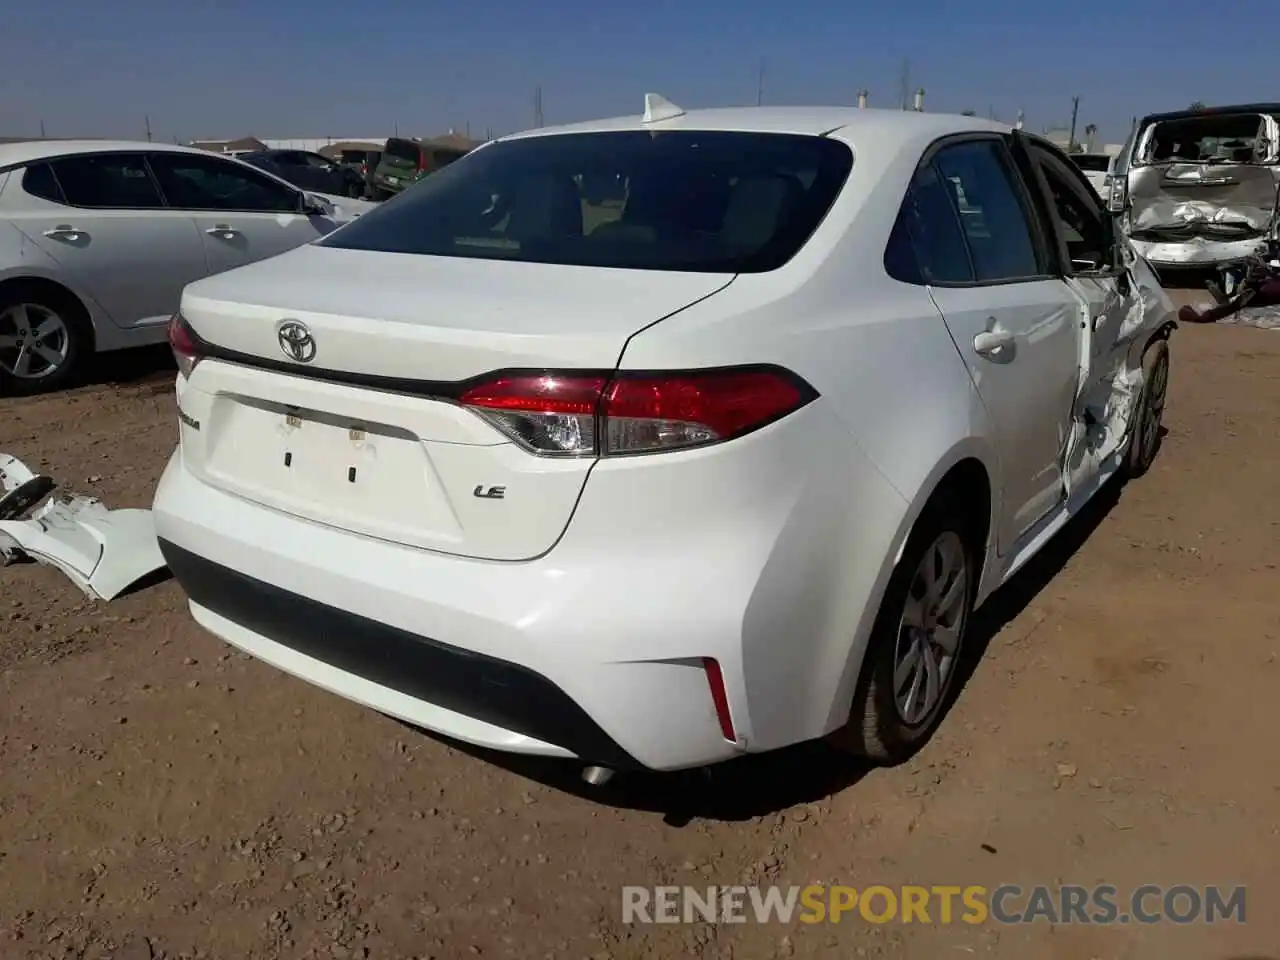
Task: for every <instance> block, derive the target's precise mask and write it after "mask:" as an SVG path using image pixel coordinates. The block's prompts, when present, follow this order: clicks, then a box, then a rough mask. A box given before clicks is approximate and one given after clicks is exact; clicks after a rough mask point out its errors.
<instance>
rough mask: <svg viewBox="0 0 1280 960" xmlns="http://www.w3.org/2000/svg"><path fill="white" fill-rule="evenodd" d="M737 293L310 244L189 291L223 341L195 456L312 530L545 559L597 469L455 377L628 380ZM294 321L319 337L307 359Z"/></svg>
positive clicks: (725, 278) (209, 362)
mask: <svg viewBox="0 0 1280 960" xmlns="http://www.w3.org/2000/svg"><path fill="white" fill-rule="evenodd" d="M731 280H732V277H731V276H729V275H722V274H700V273H679V272H657V271H631V270H604V269H598V268H584V267H560V266H548V265H545V264H527V263H507V262H500V261H491V260H487V261H486V260H465V259H460V258H444V257H424V256H414V255H409V254H385V253H366V252H362V251H350V250H333V249H328V248H323V247H314V246H309V247H302V248H299V249H297V250H295V251H293V252H291V253H288V254H284V255H282V256H280V257H277V258H274V259H272V260H270V261H263V262H261V263H258V264H254V265H251V266H248V267H244V268H241V269H239V270H235V271H231V272H229V273H225V274H221V275H219V276H216V277H212V278H209V279H207V280H204V281H201V282H200V283H197V284H194V285H192V286H191V287H189V288H188V289H187V292H186V293H185V294H184V297H183V301H182V313H183V316H184V318H185V320H186V321H187V323H188V324H189V326H190V328H191V329H192V330H193V331H194V332H195V333H196V335H198V337H199V338H201V340H203V341H207V342H208V344H211V345H212V346H211V347H210V348H209V350H208V353H209V359H205V360H202V361H201V362H199V363H198V364H197V365H196V366H195V367H194V369H193V370H192V371H191V373H190V376H189V378H187V379H186V380H185V381H184V382H183V383H182V389H181V391H180V397H179V404H180V407H181V419H182V427H181V431H182V446H183V458H184V461H185V463H186V465H187V468H188V469H189V470H190V471H191V472H192V473H193V474H195V475H196V476H198V477H200V478H201V479H202V480H204V481H205V482H207V483H209V484H211V485H212V486H215V487H218V488H220V489H223V490H226V491H228V492H230V493H234V494H236V495H237V496H241V497H244V498H246V499H249V500H251V501H254V502H257V503H261V504H264V505H266V506H268V507H271V508H273V509H277V510H281V511H283V512H286V513H290V514H293V515H295V516H298V517H301V518H304V519H307V520H310V521H314V522H317V523H322V524H328V525H332V526H335V527H339V528H341V529H344V530H348V531H352V532H354V533H358V534H361V535H364V536H370V537H376V538H378V539H382V540H386V541H390V542H394V543H399V544H404V545H406V546H411V547H420V548H426V549H432V550H439V551H442V552H447V553H453V554H457V555H462V556H467V557H474V558H479V559H486V560H524V559H529V558H532V557H535V556H538V555H539V554H541V553H543V552H545V551H546V550H547V549H549V548H550V547H551V546H552V545H553V544H554V543H555V541H556V540H557V539H558V538H559V536H560V534H561V533H562V532H563V530H564V528H565V526H566V524H567V523H568V521H569V518H570V516H571V515H572V512H573V508H574V505H575V503H576V502H577V498H578V495H579V493H580V492H581V490H582V485H583V483H584V482H585V480H586V477H587V473H588V471H589V470H590V467H591V463H592V462H593V460H592V459H591V458H555V457H540V456H536V455H534V454H532V453H530V452H528V451H527V450H525V449H524V448H523V447H521V446H519V445H517V444H516V443H515V442H513V441H512V440H510V439H509V438H508V437H507V435H505V434H503V433H501V432H500V431H499V430H498V429H497V428H496V427H494V426H493V425H491V423H490V422H489V421H487V420H485V419H484V418H482V417H480V416H479V415H477V414H476V413H474V412H472V411H471V410H470V409H467V408H466V407H465V406H462V405H460V404H459V403H458V402H457V399H458V396H459V395H460V389H459V383H460V382H461V381H467V380H470V379H472V378H476V377H480V376H481V375H484V374H488V373H492V372H495V371H499V370H512V369H525V370H528V369H534V370H546V369H566V368H568V369H587V370H605V371H607V370H612V369H613V368H614V367H615V365H616V363H617V359H618V357H619V355H620V354H621V352H622V348H623V346H624V345H625V344H626V341H627V339H628V338H629V337H630V336H631V335H632V334H633V333H635V332H637V331H638V330H640V329H642V328H644V327H646V326H648V325H650V324H652V323H654V322H656V321H658V320H661V319H662V318H663V317H665V316H668V315H670V314H672V313H674V312H676V311H678V310H680V309H682V308H683V307H685V306H687V305H689V304H691V303H694V302H696V301H698V300H701V299H703V298H705V297H707V296H710V295H711V294H713V293H715V292H716V291H717V290H720V289H722V288H723V287H725V286H726V285H728V283H729V282H731ZM285 323H294V324H299V325H301V329H303V330H305V332H306V335H307V337H308V338H309V343H310V344H311V346H310V347H309V348H308V349H309V350H311V351H312V352H311V355H309V356H308V357H307V359H306V361H305V362H299V361H298V360H297V359H295V358H294V356H295V355H294V354H292V353H290V348H289V344H288V342H287V341H288V338H287V337H282V332H283V327H282V324H285ZM293 329H297V328H293ZM282 343H283V344H284V345H283V346H282Z"/></svg>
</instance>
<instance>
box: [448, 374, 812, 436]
mask: <svg viewBox="0 0 1280 960" xmlns="http://www.w3.org/2000/svg"><path fill="white" fill-rule="evenodd" d="M816 395H817V394H816V393H815V391H814V390H813V388H812V387H810V386H809V385H808V384H807V383H805V382H804V381H803V380H801V379H800V378H799V377H797V376H795V375H794V374H792V373H790V372H789V371H786V370H783V369H781V368H779V367H736V368H727V369H719V370H702V371H686V372H674V373H646V374H625V373H624V374H618V375H615V376H614V377H613V378H612V379H610V378H609V377H608V376H605V375H596V374H574V373H564V374H556V373H535V374H501V375H497V376H495V377H494V378H493V379H492V380H487V381H484V382H482V383H479V384H475V385H473V386H471V387H470V388H468V389H467V390H466V391H464V392H463V394H462V396H461V397H460V398H459V400H460V402H461V403H462V404H463V405H464V406H467V407H470V408H471V409H472V410H474V411H475V412H476V413H478V414H480V415H481V416H482V417H484V418H485V419H486V420H488V421H489V422H490V423H492V424H493V425H494V426H495V427H497V428H498V429H499V430H501V431H502V432H503V433H505V434H506V435H507V436H509V437H511V439H513V440H515V441H516V442H517V443H519V444H521V445H522V446H524V447H525V448H526V449H528V450H530V451H532V452H534V453H538V454H543V455H549V456H622V455H627V454H636V453H657V452H660V451H664V450H679V449H688V448H690V447H699V446H705V445H707V444H711V443H719V442H722V441H725V440H730V439H733V438H734V437H740V436H742V435H743V434H745V433H750V432H751V431H753V430H758V429H759V428H760V427H763V426H765V425H767V424H769V423H772V422H773V421H775V420H778V419H780V418H781V417H784V416H786V415H787V414H789V413H792V412H793V411H795V410H798V409H799V408H800V407H802V406H804V405H805V404H807V403H808V402H809V401H810V400H812V399H813V398H814V397H815V396H816Z"/></svg>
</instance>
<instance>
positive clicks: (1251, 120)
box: [1108, 103, 1280, 270]
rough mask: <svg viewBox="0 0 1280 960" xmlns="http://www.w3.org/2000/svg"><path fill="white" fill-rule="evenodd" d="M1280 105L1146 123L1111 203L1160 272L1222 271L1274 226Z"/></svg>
mask: <svg viewBox="0 0 1280 960" xmlns="http://www.w3.org/2000/svg"><path fill="white" fill-rule="evenodd" d="M1277 117H1280V104H1277V103H1268V104H1249V105H1243V106H1228V107H1213V108H1210V109H1206V110H1197V111H1189V110H1184V111H1179V112H1177V113H1160V114H1152V115H1150V116H1147V117H1144V118H1143V119H1142V120H1141V122H1139V123H1138V124H1137V126H1136V127H1135V128H1134V132H1133V134H1132V135H1131V136H1130V138H1129V142H1128V143H1127V144H1126V145H1125V148H1124V150H1123V151H1121V154H1120V156H1119V157H1118V158H1117V161H1116V167H1115V174H1114V176H1113V177H1112V179H1111V193H1110V197H1109V201H1108V202H1109V205H1110V208H1111V211H1112V213H1115V214H1118V215H1119V216H1120V228H1121V230H1123V231H1124V232H1125V233H1126V234H1128V236H1129V239H1130V240H1131V241H1132V242H1133V245H1134V247H1135V249H1136V250H1137V252H1138V253H1140V254H1141V255H1142V256H1143V257H1145V258H1146V259H1147V260H1148V261H1149V262H1150V263H1151V264H1152V265H1153V266H1155V267H1156V268H1157V269H1165V270H1167V269H1169V268H1177V267H1195V268H1205V267H1218V266H1224V265H1227V264H1231V263H1235V262H1237V261H1239V260H1242V259H1244V258H1246V257H1248V256H1250V255H1251V254H1253V253H1256V252H1259V251H1260V249H1261V248H1263V247H1264V246H1265V242H1266V241H1267V240H1268V239H1270V238H1271V237H1272V236H1273V234H1274V230H1275V226H1276V198H1277V185H1278V184H1280V164H1278V163H1277V161H1278V160H1280V124H1278V123H1277Z"/></svg>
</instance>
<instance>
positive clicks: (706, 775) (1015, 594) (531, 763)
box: [412, 482, 1122, 827]
mask: <svg viewBox="0 0 1280 960" xmlns="http://www.w3.org/2000/svg"><path fill="white" fill-rule="evenodd" d="M1121 490H1122V485H1121V484H1120V483H1118V482H1114V483H1110V484H1108V485H1107V487H1105V488H1104V489H1103V490H1101V491H1099V493H1098V494H1097V495H1096V496H1095V497H1094V499H1093V500H1092V501H1090V503H1089V504H1087V505H1086V507H1085V508H1084V509H1083V510H1082V511H1081V512H1080V513H1079V514H1078V515H1077V516H1076V517H1075V518H1074V519H1073V520H1072V521H1071V523H1069V524H1068V525H1067V526H1066V527H1064V528H1063V530H1062V531H1061V532H1060V533H1059V534H1058V536H1057V537H1055V538H1054V539H1053V540H1052V541H1050V543H1049V544H1048V546H1046V547H1045V548H1044V549H1043V550H1042V551H1041V552H1040V553H1039V554H1037V555H1036V556H1035V557H1034V558H1033V559H1032V560H1030V561H1029V562H1028V563H1027V565H1026V567H1024V568H1023V569H1022V570H1020V571H1019V572H1018V574H1017V576H1015V577H1014V578H1013V579H1012V580H1011V581H1009V583H1007V584H1006V585H1005V586H1004V587H1003V588H1001V589H1000V590H999V591H998V592H997V593H996V594H994V595H993V596H992V597H991V598H990V599H989V600H988V601H987V602H986V603H985V604H983V606H982V608H981V609H980V610H979V611H978V612H977V613H976V614H975V615H974V618H973V622H972V624H971V626H970V629H969V633H968V636H967V638H966V639H967V642H966V646H967V654H966V655H965V656H964V658H963V659H962V661H961V663H960V665H959V669H960V671H961V672H960V675H959V677H958V680H959V683H958V684H957V685H956V697H960V696H963V688H964V685H965V684H966V683H967V682H968V680H969V678H970V677H971V676H972V675H973V672H974V671H975V670H976V669H977V666H978V664H979V663H980V661H981V660H982V657H983V655H984V653H985V652H986V649H987V647H988V645H989V644H990V643H991V640H992V638H993V637H995V636H996V634H998V633H999V632H1000V630H1001V629H1002V628H1003V627H1004V626H1005V625H1006V624H1008V623H1009V622H1010V621H1011V620H1013V619H1014V618H1015V617H1016V616H1018V614H1020V613H1021V612H1022V611H1023V610H1024V609H1025V608H1026V606H1027V605H1028V604H1029V603H1030V602H1031V601H1032V600H1033V599H1034V598H1035V596H1036V595H1037V594H1038V593H1039V592H1040V591H1041V590H1043V589H1044V587H1045V586H1046V585H1047V584H1048V583H1049V581H1050V580H1052V579H1053V578H1054V577H1055V576H1056V575H1057V574H1058V573H1059V572H1060V571H1061V570H1062V568H1063V567H1064V566H1065V565H1066V563H1067V561H1068V560H1070V558H1071V557H1072V556H1073V555H1074V554H1075V552H1076V551H1077V550H1079V549H1080V547H1081V546H1082V545H1083V544H1084V543H1085V541H1086V540H1088V539H1089V537H1090V535H1092V533H1093V532H1094V530H1096V529H1097V528H1098V526H1099V524H1101V523H1102V521H1103V520H1104V519H1105V518H1106V516H1107V514H1108V513H1109V512H1110V511H1111V509H1112V508H1113V507H1114V506H1115V504H1116V503H1117V502H1119V498H1120V494H1121ZM954 699H955V698H954V697H953V702H954ZM949 709H950V705H948V710H949ZM943 722H944V723H946V720H945V718H944V720H943ZM412 729H416V728H412ZM419 732H422V733H424V734H425V735H426V736H428V737H431V738H432V739H437V740H440V741H442V742H446V743H448V744H449V745H450V746H453V747H455V748H456V749H458V750H461V751H462V752H464V753H467V754H469V755H471V756H474V757H476V758H477V759H480V760H482V761H484V762H487V763H492V764H494V765H495V766H498V767H501V768H503V769H506V770H509V771H511V772H513V773H516V774H518V775H520V776H523V777H526V778H528V779H530V780H534V781H536V782H538V783H541V784H543V785H546V786H550V787H553V788H555V789H558V790H563V791H565V792H567V793H571V794H574V795H577V796H580V797H583V798H585V799H589V800H592V801H594V802H597V803H602V804H607V805H609V806H614V807H618V808H622V809H629V810H642V811H649V812H655V813H661V814H663V819H664V821H665V822H666V823H667V824H669V825H671V826H677V827H682V826H686V825H688V824H689V823H690V822H692V821H693V820H695V819H703V820H721V821H731V822H740V821H744V820H750V819H752V818H754V817H761V816H767V815H770V814H774V813H777V812H779V811H782V810H785V809H787V808H789V807H794V806H796V805H799V804H805V803H813V802H815V801H818V800H821V799H823V798H825V797H829V796H831V795H833V794H835V793H839V792H840V791H842V790H845V789H847V788H849V787H851V786H853V785H854V784H856V783H857V782H858V781H860V780H861V779H862V778H863V777H865V776H866V775H867V774H868V773H870V772H872V771H873V770H874V769H875V768H874V767H873V766H871V765H869V764H867V763H865V762H862V761H857V760H854V759H851V758H849V757H848V756H846V755H843V754H841V753H839V752H838V751H837V750H836V749H834V748H833V747H831V746H829V745H828V744H827V743H826V742H824V741H811V742H809V743H803V744H799V745H797V746H794V747H789V748H786V749H784V750H778V751H774V752H772V753H766V754H755V755H751V756H748V757H744V758H742V759H739V760H732V761H729V762H727V763H722V764H717V765H715V766H712V767H706V768H702V769H698V770H688V771H681V772H678V773H631V772H621V773H618V774H617V775H616V776H614V777H613V778H612V779H611V780H609V781H608V782H607V783H605V784H602V785H600V786H591V785H589V784H587V783H585V782H584V781H583V780H582V777H581V773H582V765H581V764H580V763H576V762H573V761H566V760H552V759H547V758H541V757H528V756H523V755H519V754H511V753H504V752H501V751H494V750H488V749H485V748H481V747H475V746H472V745H469V744H463V743H457V742H454V741H452V740H448V739H447V738H445V737H441V736H438V735H437V734H434V733H431V732H429V731H419Z"/></svg>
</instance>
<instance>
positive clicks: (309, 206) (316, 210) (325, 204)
mask: <svg viewBox="0 0 1280 960" xmlns="http://www.w3.org/2000/svg"><path fill="white" fill-rule="evenodd" d="M300 197H301V199H300V200H299V201H298V202H299V205H300V207H301V210H302V212H303V213H305V214H307V216H317V217H329V216H332V215H333V205H332V204H330V203H329V201H328V200H326V199H324V197H319V196H316V194H314V193H304V194H300Z"/></svg>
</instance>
